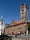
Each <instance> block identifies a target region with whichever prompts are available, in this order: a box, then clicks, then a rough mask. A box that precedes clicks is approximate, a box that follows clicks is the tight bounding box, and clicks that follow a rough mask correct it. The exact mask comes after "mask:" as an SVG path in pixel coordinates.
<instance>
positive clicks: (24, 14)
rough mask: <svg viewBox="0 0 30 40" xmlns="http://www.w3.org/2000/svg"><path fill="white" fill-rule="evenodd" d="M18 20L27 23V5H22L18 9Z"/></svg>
mask: <svg viewBox="0 0 30 40" xmlns="http://www.w3.org/2000/svg"><path fill="white" fill-rule="evenodd" d="M20 18H21V19H22V20H23V22H27V19H28V7H27V4H25V3H23V4H22V5H21V7H20Z"/></svg>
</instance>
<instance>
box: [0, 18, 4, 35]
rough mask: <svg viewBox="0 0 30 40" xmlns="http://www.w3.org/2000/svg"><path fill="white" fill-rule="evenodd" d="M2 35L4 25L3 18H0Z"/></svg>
mask: <svg viewBox="0 0 30 40" xmlns="http://www.w3.org/2000/svg"><path fill="white" fill-rule="evenodd" d="M3 33H4V23H3V18H2V17H1V18H0V35H2V34H3Z"/></svg>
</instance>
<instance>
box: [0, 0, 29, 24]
mask: <svg viewBox="0 0 30 40" xmlns="http://www.w3.org/2000/svg"><path fill="white" fill-rule="evenodd" d="M22 3H27V5H28V21H30V0H0V16H3V20H4V23H10V22H11V21H12V20H15V21H17V20H20V6H21V4H22Z"/></svg>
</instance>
